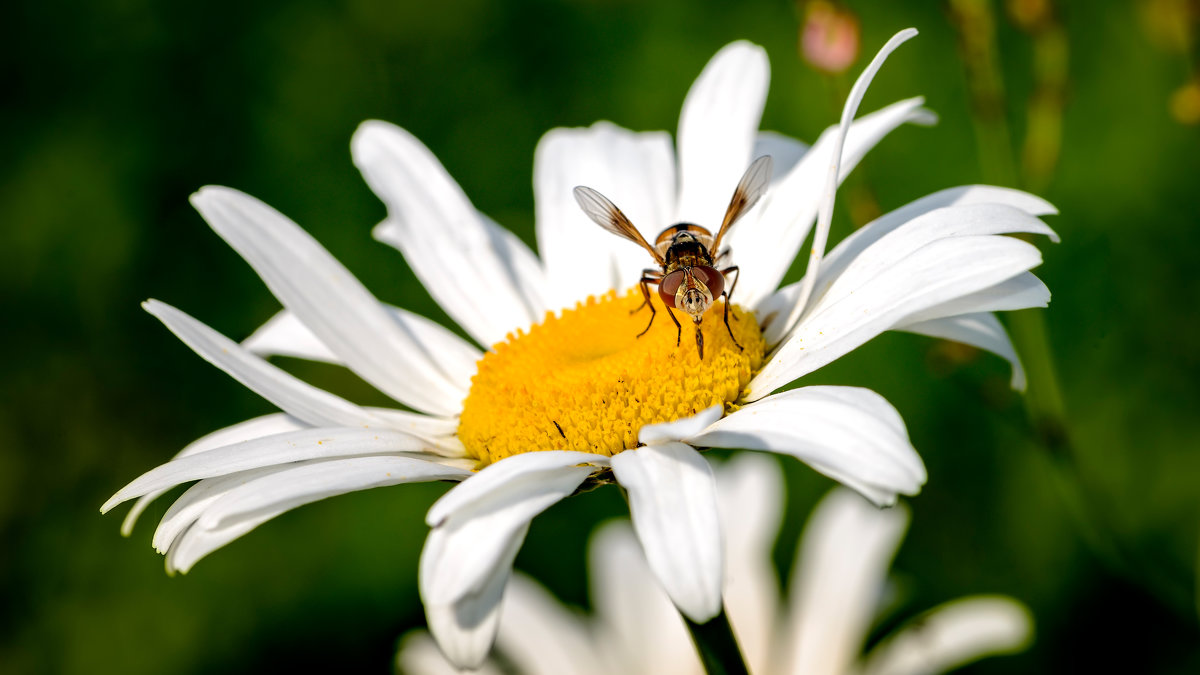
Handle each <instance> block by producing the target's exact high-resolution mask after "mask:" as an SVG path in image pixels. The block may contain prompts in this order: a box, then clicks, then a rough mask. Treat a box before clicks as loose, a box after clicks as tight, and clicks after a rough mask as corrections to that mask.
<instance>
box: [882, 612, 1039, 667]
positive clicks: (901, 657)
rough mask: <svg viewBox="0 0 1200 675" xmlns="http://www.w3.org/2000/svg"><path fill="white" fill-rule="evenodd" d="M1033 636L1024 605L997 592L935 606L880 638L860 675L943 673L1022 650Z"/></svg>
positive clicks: (1031, 624)
mask: <svg viewBox="0 0 1200 675" xmlns="http://www.w3.org/2000/svg"><path fill="white" fill-rule="evenodd" d="M1032 637H1033V618H1032V617H1031V616H1030V614H1029V609H1027V608H1026V607H1025V606H1024V605H1022V604H1021V603H1019V602H1016V601H1015V600H1011V599H1009V598H1006V597H1003V596H972V597H966V598H960V599H958V600H952V601H950V602H947V603H945V604H943V605H939V606H938V607H935V608H934V609H932V610H930V611H929V612H927V613H925V614H924V615H922V616H920V617H918V618H916V619H915V620H913V621H911V622H909V623H908V624H906V625H904V626H902V627H901V628H900V629H899V631H898V632H896V633H893V634H892V635H891V636H890V637H888V638H885V639H884V641H883V642H882V643H880V644H879V645H878V646H876V647H875V648H874V649H873V650H871V653H870V654H869V655H868V656H867V661H866V666H865V668H864V669H863V673H864V675H927V674H932V673H944V672H947V671H950V670H953V669H955V668H958V667H959V666H964V665H966V664H968V663H971V662H972V661H975V660H977V659H980V658H983V657H985V656H992V655H995V654H1011V653H1013V652H1018V651H1021V650H1022V649H1024V648H1025V647H1026V646H1027V645H1028V644H1029V641H1030V639H1031V638H1032Z"/></svg>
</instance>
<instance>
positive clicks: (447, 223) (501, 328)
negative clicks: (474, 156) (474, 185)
mask: <svg viewBox="0 0 1200 675" xmlns="http://www.w3.org/2000/svg"><path fill="white" fill-rule="evenodd" d="M351 150H352V152H353V155H354V164H355V166H357V167H358V168H359V170H360V171H362V174H363V177H364V178H365V179H366V181H367V183H368V184H369V185H370V186H371V189H372V190H373V191H374V192H375V194H376V195H378V196H379V198H380V199H382V200H383V202H384V203H385V204H387V208H388V219H387V221H386V222H384V223H383V224H381V225H380V226H379V227H378V228H376V230H375V236H376V238H378V239H380V240H381V241H384V242H386V243H388V244H391V245H393V246H396V247H397V248H399V249H400V251H401V252H402V253H403V254H404V259H405V260H406V261H407V262H408V265H409V267H411V268H412V269H413V272H415V273H416V275H417V277H418V278H420V279H421V282H422V283H423V284H425V288H426V289H428V290H429V293H430V295H432V296H433V298H434V300H436V301H437V302H438V304H439V305H441V307H442V309H444V310H445V311H446V313H447V314H449V315H450V316H451V317H453V318H454V320H455V321H457V322H458V325H460V326H462V327H463V328H464V329H465V330H466V331H467V332H468V333H470V334H471V336H472V337H474V338H475V339H476V340H478V341H479V342H480V344H483V345H492V344H495V343H496V342H500V341H501V340H503V339H504V336H505V335H507V334H508V333H509V332H510V331H513V330H515V329H517V328H523V327H525V326H529V325H530V324H532V323H534V322H536V321H539V320H541V318H542V315H543V313H544V312H545V310H546V303H545V300H544V299H543V297H542V294H543V291H544V290H545V286H546V284H545V280H544V279H543V278H542V277H541V275H540V272H541V268H540V266H539V265H538V264H537V260H536V258H535V257H534V255H533V253H532V252H531V251H530V250H529V248H528V247H527V246H525V245H524V244H523V243H522V242H521V241H520V240H519V239H517V238H516V237H515V236H514V235H513V234H512V233H511V232H509V231H508V230H505V229H504V228H502V227H499V226H497V225H496V224H495V223H493V222H491V220H490V219H488V218H486V217H484V216H482V215H481V214H480V213H479V212H478V211H476V210H475V207H474V206H472V205H471V202H470V200H468V199H467V196H466V195H465V194H464V193H463V191H462V188H460V187H459V186H458V184H457V183H455V182H454V179H453V178H451V177H450V174H448V173H447V172H446V169H445V168H444V167H443V166H442V165H441V163H440V162H438V160H437V158H436V157H434V156H433V153H432V152H430V151H429V149H428V148H426V147H425V146H424V145H423V144H422V143H421V142H420V141H419V140H417V139H416V138H415V137H414V136H413V135H412V134H410V133H408V132H407V131H405V130H404V129H401V128H400V127H397V126H395V125H392V124H388V123H386V122H379V121H374V120H372V121H369V122H364V123H362V124H361V125H359V127H358V130H357V131H355V133H354V139H353V140H352V141H351Z"/></svg>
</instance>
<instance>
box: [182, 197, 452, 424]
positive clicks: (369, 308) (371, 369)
mask: <svg viewBox="0 0 1200 675" xmlns="http://www.w3.org/2000/svg"><path fill="white" fill-rule="evenodd" d="M191 201H192V205H193V206H195V207H196V209H197V210H198V211H200V213H201V215H203V216H204V219H205V220H206V221H208V224H209V225H210V226H211V227H212V228H213V230H214V231H215V232H216V233H217V234H219V235H220V236H221V238H222V239H224V240H225V241H226V242H227V243H229V245H230V246H232V247H233V249H234V250H236V251H237V252H238V253H239V254H241V256H242V257H243V258H245V259H246V262H248V263H250V266H251V267H253V268H254V271H256V272H258V275H259V276H260V277H262V279H263V281H264V282H266V284H267V287H268V288H270V289H271V292H272V293H274V294H275V297H276V298H278V299H279V301H280V302H281V303H283V306H284V307H287V308H288V309H290V310H291V311H292V312H293V313H295V314H296V316H297V317H299V318H300V320H301V321H302V322H303V323H304V325H306V326H308V328H309V329H310V330H311V331H312V332H313V334H314V335H316V336H317V338H318V339H319V340H320V341H321V342H322V343H323V344H325V346H327V347H328V348H329V350H330V351H332V352H333V353H334V354H336V355H337V356H338V357H339V358H340V359H341V360H342V361H343V362H344V363H345V364H346V366H347V367H348V368H350V369H351V370H353V371H354V372H355V373H356V374H357V375H358V376H359V377H361V378H363V379H364V380H366V381H367V382H369V383H371V384H372V385H374V386H375V387H376V388H378V389H379V390H380V391H382V392H384V393H385V394H387V395H388V396H391V397H392V398H394V399H396V400H397V401H400V402H401V403H404V404H405V405H408V406H411V407H413V408H416V409H417V410H421V411H422V412H428V413H433V414H440V415H453V414H455V413H457V412H459V410H461V407H462V395H461V391H460V390H459V389H458V387H457V386H456V385H455V384H454V383H452V382H450V381H449V380H448V379H447V378H446V376H445V375H444V374H442V373H441V371H440V370H438V367H437V365H436V364H437V357H438V355H437V354H435V353H431V352H429V351H428V347H427V346H426V345H423V344H422V343H421V342H420V341H418V340H417V339H416V338H415V337H414V336H413V335H412V333H411V332H410V330H409V329H408V328H407V327H405V326H404V325H401V324H399V323H397V322H396V321H395V320H394V319H393V318H392V317H391V316H390V315H389V314H388V312H387V311H386V310H385V309H384V308H383V306H382V305H381V304H380V302H379V300H377V299H376V298H375V296H373V295H371V292H370V291H368V290H367V289H366V288H365V287H364V286H363V285H362V284H361V283H360V282H359V281H358V279H356V278H354V276H353V275H352V274H350V272H349V271H348V270H347V269H346V268H345V267H343V266H342V264H341V263H339V262H338V261H337V260H336V259H334V257H333V256H332V255H330V254H329V252H328V251H326V250H325V249H324V248H323V247H322V246H321V245H320V244H319V243H317V241H316V240H315V239H313V238H312V236H311V235H309V234H308V233H307V232H305V231H304V230H302V229H300V226H298V225H296V224H295V223H293V222H292V221H291V220H289V219H288V218H287V217H286V216H284V215H283V214H281V213H279V212H278V211H276V210H275V209H273V208H271V207H270V206H267V205H266V204H264V203H262V202H261V201H259V200H257V199H255V198H253V197H251V196H249V195H247V194H245V193H242V192H238V191H237V190H233V189H230V188H225V187H216V186H209V187H205V188H202V189H201V190H200V191H199V192H197V193H196V194H194V195H192V198H191Z"/></svg>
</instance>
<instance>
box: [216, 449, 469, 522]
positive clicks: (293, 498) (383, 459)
mask: <svg viewBox="0 0 1200 675" xmlns="http://www.w3.org/2000/svg"><path fill="white" fill-rule="evenodd" d="M470 475H472V474H471V471H470V470H469V469H463V468H455V467H450V466H446V465H444V464H440V463H437V462H431V461H428V460H425V459H417V458H415V457H391V456H374V457H350V458H347V459H333V460H325V461H320V462H315V463H311V464H305V465H302V466H289V467H288V468H285V469H283V470H281V471H275V472H273V473H271V474H269V475H267V476H263V477H260V478H257V479H254V480H250V481H246V482H245V483H243V484H241V485H240V486H238V487H236V488H234V489H231V490H228V491H226V492H225V493H223V494H222V495H221V496H220V498H219V499H217V500H216V501H214V502H213V503H212V504H211V505H209V507H208V508H207V509H205V510H204V515H202V516H201V517H200V519H199V521H198V522H199V525H200V526H201V527H204V528H207V529H217V528H220V527H225V526H227V525H229V524H231V522H233V521H236V520H240V519H243V518H245V517H247V516H253V515H256V514H258V513H260V512H265V511H270V512H273V513H278V512H281V511H285V510H290V509H294V508H296V507H298V506H303V505H304V504H311V503H312V502H315V501H319V500H322V499H326V498H328V497H334V496H337V495H340V494H346V493H348V492H356V491H359V490H367V489H370V488H375V487H385V486H389V485H400V484H403V483H421V482H428V481H438V480H453V481H460V480H463V479H465V478H467V477H468V476H470Z"/></svg>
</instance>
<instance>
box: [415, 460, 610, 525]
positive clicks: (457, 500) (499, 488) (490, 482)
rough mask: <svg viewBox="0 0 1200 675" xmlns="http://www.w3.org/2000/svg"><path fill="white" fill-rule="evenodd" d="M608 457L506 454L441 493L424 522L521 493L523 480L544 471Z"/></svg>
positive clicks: (437, 522) (605, 463)
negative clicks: (459, 483)
mask: <svg viewBox="0 0 1200 675" xmlns="http://www.w3.org/2000/svg"><path fill="white" fill-rule="evenodd" d="M608 463H609V458H608V457H605V456H604V455H593V454H591V453H587V452H573V451H569V450H543V451H540V452H526V453H522V454H519V455H513V456H512V457H506V458H504V459H503V460H501V461H499V462H495V463H493V464H489V465H487V466H486V467H484V468H483V469H480V471H479V472H478V473H477V474H475V475H474V476H472V477H471V480H468V481H465V482H464V483H463V484H462V485H459V486H457V487H455V488H454V489H453V490H451V491H449V492H447V493H446V494H444V495H442V498H441V499H439V500H437V501H436V502H434V504H433V506H431V507H429V513H428V514H426V515H425V522H426V523H428V524H429V526H430V527H437V526H438V525H441V524H442V523H443V522H444V521H445V520H446V519H447V518H450V517H451V516H454V515H455V514H458V513H463V512H466V511H469V510H471V509H475V508H477V507H478V505H479V504H480V503H483V502H490V501H492V500H497V499H503V498H504V497H505V495H506V494H508V493H510V492H516V493H520V492H522V491H523V490H524V488H525V484H527V483H536V482H537V481H538V480H540V479H541V478H542V474H543V473H544V472H547V471H550V472H553V471H557V470H558V469H563V468H569V467H577V466H580V465H584V464H590V465H593V466H608Z"/></svg>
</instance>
